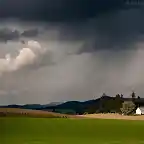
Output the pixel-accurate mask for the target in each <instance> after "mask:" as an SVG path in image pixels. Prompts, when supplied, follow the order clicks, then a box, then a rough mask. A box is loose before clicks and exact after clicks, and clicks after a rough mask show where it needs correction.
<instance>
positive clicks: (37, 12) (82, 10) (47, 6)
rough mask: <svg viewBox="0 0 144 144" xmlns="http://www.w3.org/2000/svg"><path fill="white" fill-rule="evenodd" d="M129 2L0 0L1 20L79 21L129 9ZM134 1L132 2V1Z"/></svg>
mask: <svg viewBox="0 0 144 144" xmlns="http://www.w3.org/2000/svg"><path fill="white" fill-rule="evenodd" d="M128 1H129V0H34V1H32V0H1V1H0V17H1V18H10V17H15V18H20V19H24V20H44V21H75V20H76V21H81V20H83V19H87V18H92V17H96V16H99V15H102V14H105V13H112V12H116V11H117V10H119V9H125V8H127V7H129V4H128ZM133 1H134V0H133Z"/></svg>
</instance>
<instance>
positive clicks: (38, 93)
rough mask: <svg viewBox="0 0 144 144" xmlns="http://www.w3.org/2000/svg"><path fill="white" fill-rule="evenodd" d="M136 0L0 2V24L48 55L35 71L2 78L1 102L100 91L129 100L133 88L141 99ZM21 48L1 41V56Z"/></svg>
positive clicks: (142, 30)
mask: <svg viewBox="0 0 144 144" xmlns="http://www.w3.org/2000/svg"><path fill="white" fill-rule="evenodd" d="M131 2H132V1H131ZM139 2H141V3H134V1H133V3H130V1H123V0H117V1H116V0H97V1H92V0H89V1H87V0H86V1H82V0H77V1H75V0H73V1H71V0H70V1H65V0H59V1H57V2H56V1H55V0H53V1H51V0H47V1H44V0H42V1H38V0H37V1H35V3H33V1H21V0H19V1H16V0H13V2H12V1H11V2H10V1H9V2H8V0H6V1H4V2H3V3H2V2H1V4H0V7H3V8H2V9H0V11H3V13H1V12H0V15H1V18H5V19H2V23H1V24H0V26H1V27H5V26H7V27H10V28H15V29H16V30H18V31H19V32H23V33H26V35H25V34H24V35H25V38H24V40H25V42H26V43H27V41H29V40H34V41H37V42H38V43H40V44H41V48H45V49H46V50H48V51H49V52H50V53H45V55H44V56H43V57H42V59H41V63H37V65H36V67H35V66H34V65H29V66H28V67H27V68H26V69H24V70H23V69H22V70H21V71H17V70H16V71H13V72H12V73H11V72H9V73H5V74H4V75H3V76H2V77H0V79H1V80H0V92H1V93H0V99H1V104H4V103H10V104H14V103H18V104H21V103H48V102H51V101H66V100H86V99H93V98H97V97H99V96H101V95H102V93H103V92H105V93H106V94H108V95H112V96H114V95H115V94H117V93H123V94H124V96H129V94H130V93H131V91H132V90H135V91H136V93H137V94H138V95H140V96H141V97H143V94H144V93H143V86H144V78H143V72H144V65H143V60H144V50H143V47H144V17H143V16H144V9H143V6H144V5H143V3H142V2H143V1H139ZM16 4H17V5H16ZM4 7H5V9H4ZM8 7H9V9H8ZM12 8H14V11H12ZM16 8H17V9H16ZM26 8H27V10H26ZM6 10H8V11H7V12H6ZM18 12H19V13H18ZM44 14H45V15H44ZM6 18H8V19H6ZM9 18H16V19H9ZM37 29H38V30H40V31H39V32H36V31H37ZM31 30H32V33H31ZM33 30H34V31H33ZM29 32H30V34H29ZM23 46H24V45H23V44H21V43H20V42H19V41H17V42H16V41H11V42H8V43H7V44H3V43H0V57H1V58H3V57H4V56H5V55H6V54H7V53H10V54H13V53H14V54H13V55H16V54H15V53H17V51H18V50H20V49H21V48H22V47H23ZM7 58H9V57H7Z"/></svg>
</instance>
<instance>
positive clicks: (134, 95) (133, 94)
mask: <svg viewBox="0 0 144 144" xmlns="http://www.w3.org/2000/svg"><path fill="white" fill-rule="evenodd" d="M131 96H132V101H133V102H134V101H135V98H136V94H135V92H134V91H133V92H132V94H131Z"/></svg>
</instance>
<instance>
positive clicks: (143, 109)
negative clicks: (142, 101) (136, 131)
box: [136, 107, 144, 115]
mask: <svg viewBox="0 0 144 144" xmlns="http://www.w3.org/2000/svg"><path fill="white" fill-rule="evenodd" d="M136 114H137V115H144V107H138V108H137V109H136Z"/></svg>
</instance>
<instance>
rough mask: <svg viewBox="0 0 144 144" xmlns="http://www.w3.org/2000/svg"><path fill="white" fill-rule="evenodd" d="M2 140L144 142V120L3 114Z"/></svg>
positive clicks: (19, 143) (23, 143)
mask: <svg viewBox="0 0 144 144" xmlns="http://www.w3.org/2000/svg"><path fill="white" fill-rule="evenodd" d="M0 143H2V144H57V143H62V144H96V143H97V144H144V122H143V121H128V120H100V119H48V118H20V117H19V118H16V117H15V118H9V117H7V118H0Z"/></svg>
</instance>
